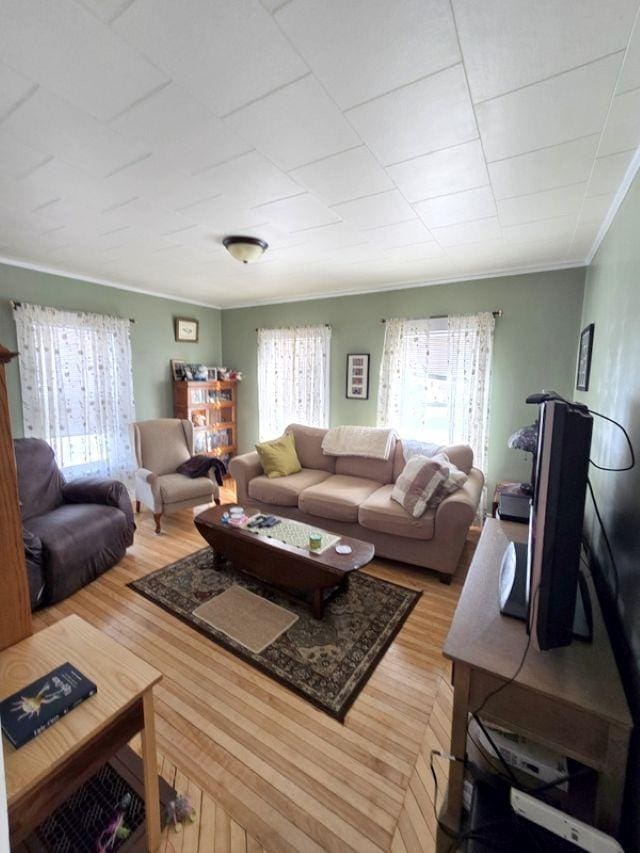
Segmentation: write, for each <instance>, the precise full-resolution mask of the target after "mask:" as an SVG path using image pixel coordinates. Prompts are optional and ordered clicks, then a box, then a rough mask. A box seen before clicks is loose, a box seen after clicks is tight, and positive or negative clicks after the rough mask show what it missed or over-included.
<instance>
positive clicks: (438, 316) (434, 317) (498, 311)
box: [380, 308, 502, 323]
mask: <svg viewBox="0 0 640 853" xmlns="http://www.w3.org/2000/svg"><path fill="white" fill-rule="evenodd" d="M491 313H492V314H493V316H494V317H496V318H498V317H502V308H496V310H495V311H492V312H491ZM448 316H449V315H448V314H432V315H431V316H430V317H425V318H424V319H425V320H444V319H445V318H446V317H448ZM380 322H381V323H386V322H387V321H386V319H385V318H384V317H382V318H381V319H380Z"/></svg>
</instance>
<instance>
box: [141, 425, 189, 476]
mask: <svg viewBox="0 0 640 853" xmlns="http://www.w3.org/2000/svg"><path fill="white" fill-rule="evenodd" d="M185 423H186V424H188V421H187V422H183V421H181V420H179V419H178V418H157V419H156V420H150V421H140V422H139V423H137V424H134V437H135V447H136V456H137V458H138V464H139V465H140V467H144V468H147V469H148V470H149V471H153V473H154V474H157V475H161V474H173V473H174V472H175V471H176V469H177V467H178V466H179V465H182V463H183V462H186V461H187V460H188V459H190V458H191V447H190V446H189V443H188V441H187V435H186V433H185V426H184V424H185ZM189 426H190V425H189Z"/></svg>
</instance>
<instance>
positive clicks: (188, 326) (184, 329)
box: [175, 317, 199, 344]
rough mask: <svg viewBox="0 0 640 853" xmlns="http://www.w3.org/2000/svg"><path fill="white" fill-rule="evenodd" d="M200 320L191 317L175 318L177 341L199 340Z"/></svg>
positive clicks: (190, 341)
mask: <svg viewBox="0 0 640 853" xmlns="http://www.w3.org/2000/svg"><path fill="white" fill-rule="evenodd" d="M198 325H199V324H198V321H197V320H194V319H192V318H190V317H176V318H175V337H176V341H188V342H189V343H192V344H195V343H197V342H198Z"/></svg>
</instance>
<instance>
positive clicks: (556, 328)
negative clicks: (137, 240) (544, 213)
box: [222, 269, 584, 489]
mask: <svg viewBox="0 0 640 853" xmlns="http://www.w3.org/2000/svg"><path fill="white" fill-rule="evenodd" d="M583 285H584V270H583V269H572V270H558V271H554V272H546V273H536V274H529V275H519V276H508V277H504V278H493V279H481V280H477V281H470V282H463V283H460V282H456V283H453V284H443V285H438V286H431V287H418V288H411V289H407V290H395V291H385V292H381V293H370V294H366V295H361V296H345V297H336V298H330V299H316V300H309V301H305V302H290V303H285V304H280V305H266V306H261V307H255V308H238V309H233V310H227V311H223V312H222V341H223V350H222V352H223V362H224V364H225V365H228V366H229V367H234V368H236V369H241V370H242V371H243V372H244V380H243V382H242V383H241V386H240V390H239V409H238V413H239V444H240V449H241V451H246V450H248V449H251V447H252V445H253V443H254V442H255V441H256V440H257V435H258V414H257V382H256V368H257V365H256V333H255V329H256V328H258V327H274V326H287V325H304V324H310V323H329V324H330V325H331V326H332V330H333V331H332V343H331V423H332V424H334V425H335V424H364V425H374V424H375V420H376V397H377V384H378V374H379V370H380V358H381V355H382V345H383V340H384V326H383V325H382V324H381V323H380V318H383V317H384V318H387V317H403V316H416V317H424V316H429V315H433V314H435V315H438V314H453V313H473V312H475V311H487V310H493V309H496V308H502V309H503V312H504V314H503V316H502V317H501V318H500V319H499V320H498V321H497V323H496V334H495V352H494V373H493V393H492V401H491V407H492V422H491V440H490V446H489V458H488V471H487V472H486V473H487V475H488V477H487V478H488V481H489V487H490V488H491V489H492V488H493V484H494V483H495V482H496V481H497V480H501V479H516V480H520V479H528V477H529V472H530V457H529V456H526V455H525V454H523V453H518V452H517V451H514V450H509V449H508V448H507V439H508V437H509V435H510V434H511V433H512V432H513V431H514V430H515V429H516V428H518V427H520V426H523V425H524V424H526V423H531V421H532V420H533V418H534V415H535V412H534V411H533V409H532V408H531V407H530V406H527V405H525V403H524V398H525V397H526V396H527V394H529V393H532V392H533V391H537V390H540V389H541V388H555V389H556V390H558V391H559V392H560V393H561V394H571V393H572V389H573V386H574V378H575V358H576V341H577V335H578V330H579V324H580V311H581V306H582V298H583ZM350 352H369V353H371V378H370V399H369V400H346V399H345V364H346V356H347V353H350Z"/></svg>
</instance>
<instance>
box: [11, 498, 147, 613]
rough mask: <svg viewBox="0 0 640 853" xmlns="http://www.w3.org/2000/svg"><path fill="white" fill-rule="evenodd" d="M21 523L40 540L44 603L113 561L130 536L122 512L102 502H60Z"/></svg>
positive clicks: (87, 580)
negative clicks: (42, 562) (44, 581)
mask: <svg viewBox="0 0 640 853" xmlns="http://www.w3.org/2000/svg"><path fill="white" fill-rule="evenodd" d="M24 526H25V528H26V529H27V531H28V532H29V533H30V534H32V535H33V536H35V537H37V539H39V540H40V542H41V543H42V550H43V554H44V558H45V559H44V574H45V578H46V587H47V593H46V601H45V602H43V603H46V604H53V603H54V602H56V601H60V600H61V599H63V598H66V597H67V596H68V595H71V594H72V593H73V592H75V591H76V589H78V588H79V587H80V586H84V585H85V584H87V583H90V582H91V581H92V580H94V579H95V578H97V577H98V575H100V574H102V573H103V572H104V571H106V570H107V569H108V568H110V567H111V566H113V565H115V564H116V563H117V562H118V561H119V560H121V559H122V557H124V555H125V552H126V550H127V546H128V545H129V544H130V540H131V530H130V528H129V525H128V523H127V518H126V516H125V515H124V513H122V512H121V511H120V510H119V509H116V507H113V506H104V505H103V504H73V503H68V504H62V505H61V506H59V507H57V508H56V509H54V510H52V511H51V512H48V513H46V514H45V515H38V516H35V517H34V518H31V519H29V521H27V522H26V523H25V525H24Z"/></svg>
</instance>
